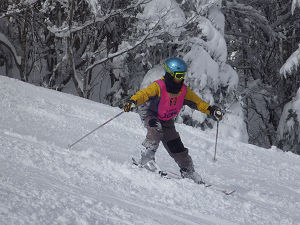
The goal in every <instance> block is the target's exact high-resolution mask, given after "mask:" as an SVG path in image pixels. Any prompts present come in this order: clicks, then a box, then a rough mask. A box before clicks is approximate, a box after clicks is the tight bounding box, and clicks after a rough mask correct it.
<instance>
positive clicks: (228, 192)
mask: <svg viewBox="0 0 300 225" xmlns="http://www.w3.org/2000/svg"><path fill="white" fill-rule="evenodd" d="M234 192H235V190H233V191H223V193H224V194H225V195H232V194H233V193H234Z"/></svg>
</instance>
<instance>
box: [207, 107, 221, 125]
mask: <svg viewBox="0 0 300 225" xmlns="http://www.w3.org/2000/svg"><path fill="white" fill-rule="evenodd" d="M208 110H209V111H210V115H211V116H212V118H213V119H214V120H216V121H220V120H222V119H223V115H224V114H223V112H222V111H221V109H220V108H219V107H217V106H215V105H213V106H209V108H208Z"/></svg>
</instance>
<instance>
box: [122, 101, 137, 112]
mask: <svg viewBox="0 0 300 225" xmlns="http://www.w3.org/2000/svg"><path fill="white" fill-rule="evenodd" d="M135 105H136V102H135V101H133V100H131V99H130V100H128V101H127V102H126V103H125V105H124V106H123V109H124V111H125V112H130V111H132V110H133V108H135Z"/></svg>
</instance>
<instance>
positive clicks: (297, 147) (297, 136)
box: [277, 0, 300, 154]
mask: <svg viewBox="0 0 300 225" xmlns="http://www.w3.org/2000/svg"><path fill="white" fill-rule="evenodd" d="M296 7H299V8H300V1H299V0H293V2H292V14H294V11H295V9H296ZM299 64H300V44H299V48H298V49H297V50H296V51H295V52H294V53H293V54H292V55H291V56H290V57H289V58H288V59H287V61H286V62H285V64H284V65H283V66H282V67H281V69H280V73H281V75H282V76H283V77H284V78H283V79H285V80H289V79H290V77H291V76H293V73H294V72H295V71H297V68H298V66H299ZM296 85H297V86H298V88H299V89H298V92H297V94H296V96H295V97H294V98H293V99H292V100H291V101H290V102H288V103H287V104H286V105H285V106H284V109H283V112H282V114H281V118H280V123H279V126H278V130H277V135H278V147H280V148H281V149H283V150H284V151H292V152H294V153H297V154H300V127H299V121H300V119H299V118H300V87H299V85H300V83H299V82H297V83H296Z"/></svg>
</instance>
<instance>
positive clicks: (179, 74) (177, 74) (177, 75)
mask: <svg viewBox="0 0 300 225" xmlns="http://www.w3.org/2000/svg"><path fill="white" fill-rule="evenodd" d="M172 75H173V77H174V78H175V79H178V80H183V79H184V78H185V75H186V72H174V73H173V74H172Z"/></svg>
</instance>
